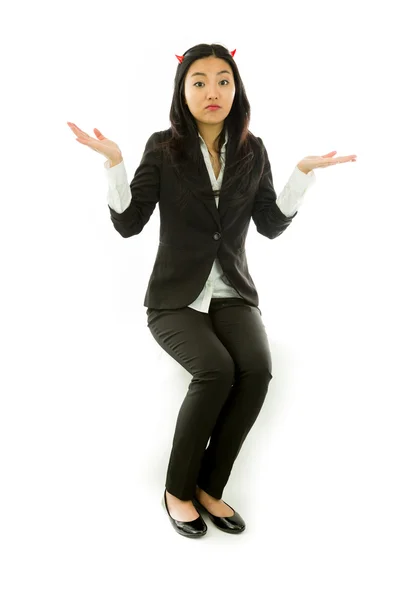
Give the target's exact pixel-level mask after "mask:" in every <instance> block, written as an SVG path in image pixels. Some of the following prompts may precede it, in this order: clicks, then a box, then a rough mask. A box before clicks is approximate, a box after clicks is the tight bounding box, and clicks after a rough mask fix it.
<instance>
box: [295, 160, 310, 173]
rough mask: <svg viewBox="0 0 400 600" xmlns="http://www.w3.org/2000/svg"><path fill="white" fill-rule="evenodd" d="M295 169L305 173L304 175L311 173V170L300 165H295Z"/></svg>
mask: <svg viewBox="0 0 400 600" xmlns="http://www.w3.org/2000/svg"><path fill="white" fill-rule="evenodd" d="M297 168H298V169H299V171H301V172H302V173H305V174H306V175H307V174H308V173H309V172H310V171H311V169H306V168H305V167H303V166H302V165H300V163H299V164H298V165H297Z"/></svg>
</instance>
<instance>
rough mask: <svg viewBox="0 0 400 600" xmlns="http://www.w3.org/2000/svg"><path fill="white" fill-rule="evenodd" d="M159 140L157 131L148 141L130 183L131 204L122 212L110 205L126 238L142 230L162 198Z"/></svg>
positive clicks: (112, 217) (118, 227) (114, 222)
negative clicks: (157, 148)
mask: <svg viewBox="0 0 400 600" xmlns="http://www.w3.org/2000/svg"><path fill="white" fill-rule="evenodd" d="M157 141H158V132H155V133H153V134H152V135H151V136H150V137H149V139H148V140H147V142H146V146H145V149H144V153H143V156H142V159H141V161H140V164H139V166H138V168H137V169H136V171H135V174H134V176H133V179H132V181H131V183H130V193H131V201H130V204H129V206H128V207H127V208H126V209H125V210H124V212H122V213H118V212H116V211H115V210H114V209H113V208H111V206H108V208H109V211H110V218H111V221H112V223H113V225H114V227H115V229H116V230H117V231H118V233H119V234H121V236H122V237H124V238H128V237H131V236H133V235H137V234H138V233H140V232H141V231H142V229H143V227H144V226H145V225H146V223H147V222H148V220H149V219H150V217H151V215H152V214H153V212H154V209H155V207H156V204H157V202H158V201H159V199H160V159H159V158H158V154H157V153H156V152H155V151H154V147H155V144H156V143H157Z"/></svg>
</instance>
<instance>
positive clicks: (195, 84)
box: [193, 79, 229, 87]
mask: <svg viewBox="0 0 400 600" xmlns="http://www.w3.org/2000/svg"><path fill="white" fill-rule="evenodd" d="M222 81H226V83H229V81H228V80H227V79H223V80H222ZM198 83H201V84H203V85H204V82H203V81H196V83H194V84H193V85H195V86H197V84H198ZM221 83H222V82H221ZM222 87H226V86H222Z"/></svg>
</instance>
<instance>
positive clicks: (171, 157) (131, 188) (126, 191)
mask: <svg viewBox="0 0 400 600" xmlns="http://www.w3.org/2000/svg"><path fill="white" fill-rule="evenodd" d="M234 54H235V51H233V52H229V51H228V50H227V49H226V48H224V47H223V46H220V45H218V44H211V45H208V44H199V45H197V46H194V47H192V48H190V49H189V50H188V51H187V52H185V53H184V55H183V56H178V55H176V56H177V58H178V61H179V64H178V65H177V72H176V76H175V86H174V92H173V99H172V105H171V110H170V122H171V127H170V128H169V129H167V130H165V131H160V132H155V133H153V134H152V135H151V136H150V138H149V140H148V142H147V144H146V147H145V151H144V154H143V157H142V160H141V163H140V165H139V167H138V168H137V170H136V172H135V175H134V178H133V180H132V182H131V183H130V184H129V183H128V179H127V176H126V171H125V166H124V162H123V159H122V153H121V150H120V148H119V147H118V146H117V144H115V143H114V142H112V141H111V140H108V139H107V138H105V137H104V136H103V135H102V134H101V133H100V131H99V130H98V129H94V132H95V134H96V138H97V139H95V138H91V137H90V136H88V135H87V134H86V133H84V132H83V131H82V130H80V129H79V128H78V127H76V126H75V125H74V124H73V123H68V125H69V126H70V127H71V129H72V131H73V132H74V133H75V134H76V135H77V141H79V142H81V143H82V144H86V145H87V146H89V147H90V148H92V149H93V150H95V151H97V152H100V153H101V154H103V155H104V156H106V157H107V158H108V159H109V160H108V161H106V163H105V168H106V173H107V177H108V178H109V182H110V186H109V191H108V206H109V210H110V218H111V220H112V222H113V225H114V227H115V229H116V230H117V231H118V232H119V233H120V234H121V235H122V236H123V237H130V236H133V235H137V234H138V233H140V232H141V231H142V229H143V227H144V226H145V224H146V223H147V222H148V220H149V219H150V216H151V214H152V213H153V211H154V208H155V206H156V204H157V203H158V204H159V210H160V243H159V247H158V252H157V256H156V260H155V263H154V267H153V272H152V274H151V276H150V280H149V284H148V288H147V291H146V295H145V300H144V306H146V307H147V324H148V327H149V329H150V332H151V334H152V335H153V337H154V338H155V340H156V341H157V343H158V344H159V345H160V346H161V347H162V348H163V349H164V350H165V351H166V352H167V353H168V354H169V355H170V356H172V357H173V358H174V359H175V360H176V361H177V362H178V363H179V364H180V365H182V366H183V367H184V368H185V369H186V370H187V371H188V372H189V373H190V374H191V375H192V376H193V377H192V380H191V383H190V385H189V387H188V392H187V394H186V397H185V398H184V400H183V402H182V405H181V408H180V410H179V413H178V417H177V423H176V429H175V433H174V437H173V442H172V450H171V455H170V460H169V465H168V470H167V476H166V485H165V490H164V495H163V506H164V508H165V509H166V511H167V514H168V516H169V519H170V522H171V523H172V525H173V527H174V529H175V530H176V531H177V532H178V533H180V534H181V535H185V536H187V537H194V538H197V537H201V536H203V535H204V534H205V533H206V532H207V525H206V523H205V522H204V520H203V518H202V517H201V515H200V512H201V511H203V510H204V511H205V512H206V513H207V514H208V516H209V517H210V519H211V521H212V522H213V523H214V524H215V525H216V526H217V527H218V528H219V529H221V530H222V531H224V532H227V533H240V532H242V531H243V530H244V529H245V522H244V520H243V518H242V517H241V516H240V514H239V513H238V512H236V511H235V510H234V509H233V508H232V507H230V506H229V505H228V504H226V503H225V502H224V501H223V500H222V493H223V489H224V487H225V485H226V483H227V481H228V478H229V476H230V473H231V470H232V467H233V464H234V461H235V459H236V457H237V456H238V453H239V451H240V449H241V447H242V444H243V442H244V440H245V439H246V437H247V435H248V433H249V431H250V429H251V427H252V426H253V424H254V422H255V420H256V418H257V416H258V414H259V412H260V410H261V407H262V405H263V402H264V399H265V396H266V394H267V391H268V386H269V382H270V380H271V379H272V361H271V353H270V348H269V343H268V338H267V334H266V331H265V327H264V325H263V322H262V318H261V311H260V310H259V308H258V303H259V302H258V294H257V290H256V287H255V285H254V282H253V280H252V278H251V276H250V273H249V271H248V266H247V259H246V251H245V240H246V236H247V231H248V227H249V223H250V220H251V219H252V220H253V221H254V223H255V225H256V228H257V231H258V232H259V233H261V234H262V235H264V236H266V237H269V238H270V239H273V238H275V237H277V236H278V235H280V234H281V233H283V231H284V230H285V229H286V228H287V227H288V226H289V224H290V223H291V222H292V220H293V218H294V217H295V216H296V214H297V209H298V207H299V206H300V203H301V200H302V197H303V196H304V193H305V191H306V189H307V188H308V187H309V185H310V184H312V183H313V182H314V179H315V175H314V172H313V169H315V168H318V167H319V168H324V167H327V166H330V165H333V164H338V163H343V162H348V161H354V160H355V159H356V156H355V155H350V156H344V157H335V158H334V154H336V152H330V153H328V154H325V155H323V156H308V157H306V158H304V159H303V160H301V161H300V162H299V163H298V164H297V166H296V168H295V170H294V172H293V173H292V175H291V177H290V179H289V181H288V183H287V184H286V186H285V188H284V191H283V192H282V194H280V196H279V197H278V198H277V196H276V193H275V191H274V187H273V180H272V174H271V166H270V163H269V160H268V154H267V151H266V149H265V146H264V144H263V142H262V140H261V138H258V137H256V136H254V135H253V134H252V133H251V132H250V131H249V129H248V126H249V122H250V105H249V102H248V99H247V96H246V93H245V89H244V86H243V83H242V80H241V77H240V74H239V71H238V68H237V65H236V63H235V60H234V58H233V57H234Z"/></svg>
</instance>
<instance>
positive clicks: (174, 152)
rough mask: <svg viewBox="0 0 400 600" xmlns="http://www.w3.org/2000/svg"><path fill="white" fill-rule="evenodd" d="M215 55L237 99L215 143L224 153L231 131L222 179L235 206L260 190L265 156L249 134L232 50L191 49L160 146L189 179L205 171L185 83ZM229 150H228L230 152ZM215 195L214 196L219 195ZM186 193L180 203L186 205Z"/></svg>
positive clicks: (213, 46) (246, 103)
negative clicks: (193, 69)
mask: <svg viewBox="0 0 400 600" xmlns="http://www.w3.org/2000/svg"><path fill="white" fill-rule="evenodd" d="M208 56H215V57H217V58H222V59H224V60H225V61H226V62H227V63H229V65H230V67H231V69H232V72H233V76H234V81H235V97H234V100H233V104H232V107H231V110H230V113H229V115H228V116H227V117H226V119H225V121H224V126H223V129H222V131H221V133H220V134H219V136H218V138H217V140H216V148H217V152H218V153H220V152H221V148H222V145H223V143H224V140H225V133H226V131H228V136H229V140H228V144H227V146H226V156H227V154H228V151H229V152H230V157H231V160H230V164H229V165H227V166H226V169H225V171H224V176H223V186H224V188H228V187H229V188H231V190H230V194H229V197H230V202H231V204H233V205H235V204H237V203H240V202H241V201H243V198H244V197H245V196H248V194H249V192H250V193H251V191H252V189H253V188H254V189H256V188H257V187H258V184H259V181H260V178H261V173H262V169H263V166H264V164H263V161H264V156H263V152H262V148H261V146H260V143H259V141H258V139H257V137H256V136H254V135H253V134H252V133H251V132H250V131H249V123H250V103H249V101H248V99H247V95H246V91H245V88H244V85H243V82H242V79H241V77H240V74H239V70H238V68H237V65H236V62H235V60H234V59H233V57H232V55H231V53H230V51H229V50H228V49H227V48H225V47H224V46H221V45H219V44H198V45H197V46H193V47H192V48H189V50H187V51H186V52H184V54H183V61H182V62H181V63H180V64H178V66H177V70H176V75H175V81H174V91H173V96H172V102H171V109H170V113H169V120H170V123H171V127H170V129H169V130H167V131H168V133H169V136H168V137H167V139H165V140H163V141H161V142H160V143H159V144H158V145H157V149H160V150H162V151H163V152H164V154H165V155H166V156H167V159H168V161H169V162H170V164H171V165H172V167H173V168H175V169H176V170H177V171H178V173H179V174H184V178H185V179H186V180H188V179H189V180H190V172H191V169H193V168H194V169H195V172H196V174H197V175H198V174H199V173H200V169H201V168H202V167H203V168H204V158H203V155H202V153H201V149H200V144H199V137H198V133H199V132H198V129H197V124H196V121H195V119H194V117H193V115H192V114H191V112H190V110H189V108H188V106H187V105H186V104H185V96H184V83H185V77H186V74H187V72H188V70H189V68H190V65H191V64H192V63H193V62H194V61H195V60H198V59H200V58H206V57H208ZM228 148H229V150H228ZM199 193H200V194H201V193H204V194H206V195H209V194H210V193H211V190H210V186H207V188H205V189H204V190H198V189H196V194H199ZM218 193H219V192H218V191H215V192H214V196H215V195H216V194H218ZM184 195H185V194H184V193H183V194H182V196H181V199H180V200H181V201H182V200H183V203H185V199H184Z"/></svg>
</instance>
